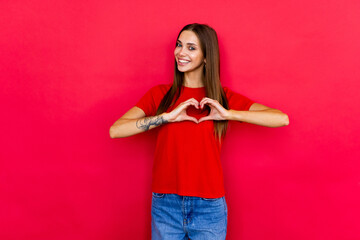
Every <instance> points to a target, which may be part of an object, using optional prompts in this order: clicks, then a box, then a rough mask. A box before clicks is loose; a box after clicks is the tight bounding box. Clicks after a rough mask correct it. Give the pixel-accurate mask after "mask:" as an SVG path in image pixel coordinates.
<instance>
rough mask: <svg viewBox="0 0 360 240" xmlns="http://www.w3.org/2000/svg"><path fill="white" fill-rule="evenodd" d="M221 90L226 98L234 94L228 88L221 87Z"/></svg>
mask: <svg viewBox="0 0 360 240" xmlns="http://www.w3.org/2000/svg"><path fill="white" fill-rule="evenodd" d="M222 88H223V90H224V93H225V95H226V96H227V97H229V96H230V95H231V94H233V93H234V92H233V91H231V89H230V88H229V87H227V86H223V87H222Z"/></svg>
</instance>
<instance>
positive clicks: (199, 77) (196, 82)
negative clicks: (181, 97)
mask: <svg viewBox="0 0 360 240" xmlns="http://www.w3.org/2000/svg"><path fill="white" fill-rule="evenodd" d="M200 70H201V71H196V72H195V71H192V72H186V73H185V74H184V83H183V85H184V86H185V87H190V88H199V87H204V81H203V74H202V68H200Z"/></svg>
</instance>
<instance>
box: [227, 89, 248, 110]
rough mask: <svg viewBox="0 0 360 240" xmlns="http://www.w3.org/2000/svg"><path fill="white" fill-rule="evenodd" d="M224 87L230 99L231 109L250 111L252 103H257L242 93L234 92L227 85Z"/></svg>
mask: <svg viewBox="0 0 360 240" xmlns="http://www.w3.org/2000/svg"><path fill="white" fill-rule="evenodd" d="M223 89H224V92H225V95H226V97H227V99H228V103H229V109H233V110H237V111H248V110H249V108H250V107H251V105H252V104H253V103H255V102H254V101H253V100H251V99H250V98H248V97H246V96H244V95H242V94H240V93H237V92H234V91H232V90H230V89H229V88H227V87H224V88H223Z"/></svg>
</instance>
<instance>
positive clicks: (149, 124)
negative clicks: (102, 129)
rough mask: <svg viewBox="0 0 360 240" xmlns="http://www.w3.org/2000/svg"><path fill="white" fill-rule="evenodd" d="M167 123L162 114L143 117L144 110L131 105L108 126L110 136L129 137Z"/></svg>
mask: <svg viewBox="0 0 360 240" xmlns="http://www.w3.org/2000/svg"><path fill="white" fill-rule="evenodd" d="M165 123H167V120H166V119H164V114H160V115H158V116H151V117H145V113H144V111H143V110H142V109H141V108H139V107H133V108H131V109H130V110H129V111H128V112H126V113H125V114H124V115H123V116H122V117H121V118H119V119H118V120H117V121H116V122H115V123H114V124H113V125H112V126H111V127H110V131H109V133H110V137H111V138H122V137H129V136H132V135H135V134H138V133H141V132H145V131H147V130H149V129H153V128H155V127H157V126H160V125H162V124H165Z"/></svg>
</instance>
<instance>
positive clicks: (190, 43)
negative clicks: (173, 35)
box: [176, 39, 197, 46]
mask: <svg viewBox="0 0 360 240" xmlns="http://www.w3.org/2000/svg"><path fill="white" fill-rule="evenodd" d="M176 42H180V43H181V41H180V40H179V39H178V40H177V41H176ZM187 45H194V46H197V45H196V44H195V43H192V42H189V43H187Z"/></svg>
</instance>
